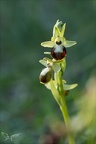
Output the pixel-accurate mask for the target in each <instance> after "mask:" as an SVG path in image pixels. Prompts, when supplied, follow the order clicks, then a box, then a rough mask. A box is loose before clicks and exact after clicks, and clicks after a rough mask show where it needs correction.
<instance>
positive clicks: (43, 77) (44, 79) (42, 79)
mask: <svg viewBox="0 0 96 144" xmlns="http://www.w3.org/2000/svg"><path fill="white" fill-rule="evenodd" d="M46 69H48V68H45V69H43V70H42V72H43V71H44V70H46ZM42 72H41V73H40V76H39V80H40V82H42V83H48V82H49V81H50V80H51V78H52V69H48V71H47V72H46V73H42Z"/></svg>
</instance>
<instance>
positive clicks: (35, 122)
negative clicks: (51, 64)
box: [0, 0, 96, 144]
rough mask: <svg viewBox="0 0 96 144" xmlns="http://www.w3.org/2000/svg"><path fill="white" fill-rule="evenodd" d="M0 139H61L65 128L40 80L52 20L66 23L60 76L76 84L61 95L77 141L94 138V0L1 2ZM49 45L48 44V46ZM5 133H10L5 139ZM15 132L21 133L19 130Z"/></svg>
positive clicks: (56, 143)
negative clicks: (69, 44)
mask: <svg viewBox="0 0 96 144" xmlns="http://www.w3.org/2000/svg"><path fill="white" fill-rule="evenodd" d="M0 19H1V20H0V142H1V144H7V143H9V144H11V143H12V144H14V143H15V144H63V143H64V142H65V143H66V144H67V142H66V130H65V127H64V123H63V118H62V114H61V112H60V110H59V107H58V105H57V103H56V102H55V100H54V98H53V97H52V94H51V93H50V91H48V90H47V89H46V88H45V87H44V86H43V85H41V84H40V83H39V80H38V77H39V73H40V72H41V70H42V68H43V66H41V65H40V64H39V62H38V61H39V59H42V58H43V57H44V54H43V52H44V51H45V49H44V48H43V47H41V46H40V43H41V42H42V41H46V40H49V38H51V36H52V28H53V25H54V24H55V22H56V20H57V19H60V20H62V21H63V23H65V22H66V23H67V26H66V31H65V37H66V38H67V39H68V40H76V41H77V45H75V46H74V47H73V49H72V48H71V49H70V48H69V49H67V57H66V59H67V68H66V72H65V75H64V79H65V80H66V81H67V82H69V83H75V82H76V83H78V84H79V86H78V87H77V88H76V89H74V90H73V91H72V92H70V93H69V95H68V97H66V101H67V105H68V110H69V114H70V117H71V124H72V132H73V133H74V137H75V140H76V144H95V143H96V121H95V120H96V113H95V110H96V75H95V74H96V31H95V29H96V1H95V0H78V1H76V0H72V1H71V0H49V1H46V0H1V1H0ZM49 50H50V49H49ZM1 132H5V133H7V134H8V136H12V135H13V136H14V134H18V136H16V135H15V136H16V137H13V139H12V141H11V140H10V139H8V140H6V141H4V140H5V138H4V135H2V134H1ZM19 133H20V135H19Z"/></svg>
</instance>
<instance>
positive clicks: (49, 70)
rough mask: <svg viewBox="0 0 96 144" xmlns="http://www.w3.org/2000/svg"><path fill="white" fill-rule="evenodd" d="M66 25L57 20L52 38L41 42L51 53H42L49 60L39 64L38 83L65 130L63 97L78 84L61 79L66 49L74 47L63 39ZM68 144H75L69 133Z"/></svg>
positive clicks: (66, 110)
mask: <svg viewBox="0 0 96 144" xmlns="http://www.w3.org/2000/svg"><path fill="white" fill-rule="evenodd" d="M65 27H66V23H64V24H63V23H62V21H59V20H57V22H56V24H55V25H54V27H53V36H52V37H51V41H46V42H42V43H41V46H43V47H47V48H51V52H44V53H45V54H49V55H50V56H51V57H52V59H50V58H47V57H45V58H43V59H42V60H40V61H39V62H40V63H41V64H43V65H44V66H45V68H44V69H43V70H42V71H41V73H40V76H39V80H40V83H42V84H44V85H45V86H46V88H47V89H49V90H50V91H51V92H52V94H53V96H54V98H55V100H56V102H57V103H58V105H59V107H60V109H61V112H62V115H63V118H64V121H65V125H66V128H67V130H68V129H69V125H70V118H69V114H68V109H67V105H66V101H65V96H66V95H68V93H69V91H70V90H72V89H74V88H75V87H77V85H78V84H71V85H68V84H66V81H65V80H63V79H62V77H63V74H64V72H65V69H66V54H67V51H66V49H67V48H69V47H71V46H73V45H75V44H76V41H69V40H66V39H65V37H64V33H65ZM68 142H69V144H75V141H74V137H73V136H72V134H71V133H70V132H69V133H68Z"/></svg>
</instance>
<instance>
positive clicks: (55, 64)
mask: <svg viewBox="0 0 96 144" xmlns="http://www.w3.org/2000/svg"><path fill="white" fill-rule="evenodd" d="M60 69H61V67H60V65H58V64H57V63H53V70H54V71H55V72H57V71H59V70H60Z"/></svg>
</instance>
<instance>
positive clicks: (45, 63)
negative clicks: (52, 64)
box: [39, 59, 47, 66]
mask: <svg viewBox="0 0 96 144" xmlns="http://www.w3.org/2000/svg"><path fill="white" fill-rule="evenodd" d="M39 62H40V63H41V64H42V65H44V66H47V61H45V60H44V59H43V60H39Z"/></svg>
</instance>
